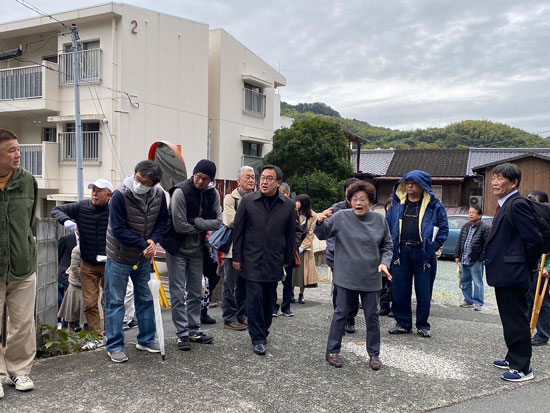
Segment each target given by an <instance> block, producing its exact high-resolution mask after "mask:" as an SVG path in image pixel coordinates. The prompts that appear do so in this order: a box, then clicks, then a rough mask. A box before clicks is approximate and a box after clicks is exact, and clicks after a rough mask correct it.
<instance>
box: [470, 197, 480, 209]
mask: <svg viewBox="0 0 550 413" xmlns="http://www.w3.org/2000/svg"><path fill="white" fill-rule="evenodd" d="M482 203H483V197H482V196H479V195H472V196H471V197H470V206H481V204H482Z"/></svg>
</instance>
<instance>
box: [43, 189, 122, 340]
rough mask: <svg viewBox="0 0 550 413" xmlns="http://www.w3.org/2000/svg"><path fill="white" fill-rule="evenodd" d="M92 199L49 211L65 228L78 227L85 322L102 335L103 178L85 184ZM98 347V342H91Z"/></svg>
mask: <svg viewBox="0 0 550 413" xmlns="http://www.w3.org/2000/svg"><path fill="white" fill-rule="evenodd" d="M88 189H91V190H92V199H85V200H83V201H79V202H73V203H70V204H65V205H60V206H57V207H55V208H54V209H52V217H53V218H55V219H57V220H58V221H59V223H61V224H63V225H64V226H65V228H74V227H78V232H79V233H80V253H81V257H82V264H81V269H80V281H81V284H82V295H83V297H84V312H85V313H86V319H87V320H88V330H90V331H95V332H96V333H97V334H99V335H100V336H102V333H103V329H102V328H101V318H100V315H99V308H98V304H97V302H98V298H99V286H100V285H101V286H102V287H103V286H104V276H105V263H104V262H99V261H98V260H97V257H98V255H99V256H105V239H106V234H107V225H108V223H109V199H110V198H111V194H112V192H113V185H112V184H111V182H109V181H108V180H106V179H97V180H96V181H95V182H93V183H91V184H89V185H88ZM94 344H95V345H99V344H100V343H94Z"/></svg>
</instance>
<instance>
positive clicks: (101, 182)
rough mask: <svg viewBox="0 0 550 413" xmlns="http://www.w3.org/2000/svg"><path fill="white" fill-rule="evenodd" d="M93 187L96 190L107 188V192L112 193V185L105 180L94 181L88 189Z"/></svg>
mask: <svg viewBox="0 0 550 413" xmlns="http://www.w3.org/2000/svg"><path fill="white" fill-rule="evenodd" d="M94 186H96V187H98V188H107V189H108V190H109V191H111V192H113V184H111V183H110V182H109V181H108V180H106V179H96V181H95V182H94V183H91V184H88V189H92V188H93V187H94Z"/></svg>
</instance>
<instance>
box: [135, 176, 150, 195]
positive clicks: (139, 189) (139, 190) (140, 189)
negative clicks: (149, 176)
mask: <svg viewBox="0 0 550 413" xmlns="http://www.w3.org/2000/svg"><path fill="white" fill-rule="evenodd" d="M149 189H151V188H150V187H148V186H147V185H143V184H141V183H139V182H138V181H136V180H135V179H134V192H135V193H136V194H138V195H143V194H146V193H147V192H148V191H149Z"/></svg>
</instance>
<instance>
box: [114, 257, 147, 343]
mask: <svg viewBox="0 0 550 413" xmlns="http://www.w3.org/2000/svg"><path fill="white" fill-rule="evenodd" d="M132 267H133V265H132V264H120V263H118V262H114V261H111V260H107V263H106V264H105V324H106V327H105V330H106V333H107V350H108V351H109V352H114V351H118V350H122V349H124V331H123V330H122V321H123V320H124V297H125V296H126V285H127V284H128V277H130V278H131V279H132V283H133V284H134V304H135V307H136V317H137V321H138V327H139V333H138V336H137V341H138V343H139V344H141V345H143V346H147V345H149V344H152V343H154V342H155V330H156V327H155V309H154V307H153V296H152V295H151V290H149V285H148V284H147V283H148V282H149V280H150V279H151V275H150V274H151V264H150V263H149V262H146V263H144V264H140V265H139V266H138V268H137V270H133V269H132Z"/></svg>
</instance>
